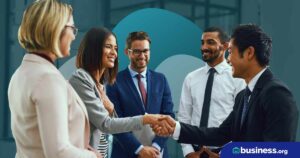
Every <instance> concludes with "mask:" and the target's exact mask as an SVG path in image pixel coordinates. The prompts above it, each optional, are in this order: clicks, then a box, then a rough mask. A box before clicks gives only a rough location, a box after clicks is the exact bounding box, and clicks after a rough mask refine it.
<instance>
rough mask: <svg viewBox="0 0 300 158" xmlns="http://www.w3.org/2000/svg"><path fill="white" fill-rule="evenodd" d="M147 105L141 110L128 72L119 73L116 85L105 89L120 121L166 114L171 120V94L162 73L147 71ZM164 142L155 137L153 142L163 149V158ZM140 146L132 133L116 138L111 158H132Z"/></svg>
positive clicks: (160, 138)
mask: <svg viewBox="0 0 300 158" xmlns="http://www.w3.org/2000/svg"><path fill="white" fill-rule="evenodd" d="M146 77H147V105H146V106H145V107H146V108H145V107H144V105H143V103H142V100H141V98H140V96H139V93H138V91H137V88H136V87H135V85H134V83H133V80H132V77H131V75H130V72H129V69H128V68H127V69H125V70H123V71H121V72H119V73H118V75H117V80H116V83H115V84H114V85H113V86H107V95H108V97H109V99H110V100H111V101H112V102H113V103H114V106H115V110H116V112H117V114H118V116H119V117H128V116H136V115H144V114H145V113H149V114H166V115H171V116H172V117H174V113H173V102H172V97H171V91H170V88H169V85H168V82H167V79H166V78H165V76H164V75H163V74H161V73H158V72H154V71H152V70H147V73H146ZM166 140H167V138H163V137H158V136H155V137H154V139H153V141H152V142H155V143H157V144H158V145H159V146H160V147H161V148H162V149H164V158H167V157H168V152H167V148H166ZM140 145H141V143H140V142H139V141H138V140H137V139H136V138H135V137H134V136H133V134H132V133H131V132H128V133H122V134H115V135H114V140H113V150H112V158H120V157H122V158H126V157H128V158H134V157H136V156H137V155H135V153H134V152H135V151H136V150H137V149H138V147H139V146H140Z"/></svg>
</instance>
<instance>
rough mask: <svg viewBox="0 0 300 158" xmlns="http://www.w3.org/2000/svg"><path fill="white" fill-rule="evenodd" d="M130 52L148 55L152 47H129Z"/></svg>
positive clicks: (137, 54)
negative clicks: (141, 48)
mask: <svg viewBox="0 0 300 158" xmlns="http://www.w3.org/2000/svg"><path fill="white" fill-rule="evenodd" d="M128 51H129V52H132V53H133V54H134V55H136V56H139V55H141V54H142V53H143V54H144V55H148V53H149V52H150V49H143V50H140V49H128Z"/></svg>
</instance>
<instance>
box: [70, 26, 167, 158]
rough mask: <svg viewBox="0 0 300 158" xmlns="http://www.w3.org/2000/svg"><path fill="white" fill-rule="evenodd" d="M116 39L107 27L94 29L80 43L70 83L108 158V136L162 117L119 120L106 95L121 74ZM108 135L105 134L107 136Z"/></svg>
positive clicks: (94, 138) (94, 143)
mask: <svg viewBox="0 0 300 158" xmlns="http://www.w3.org/2000/svg"><path fill="white" fill-rule="evenodd" d="M117 51H118V46H117V40H116V36H115V35H114V34H113V33H112V32H111V31H109V30H108V29H106V28H92V29H90V30H89V31H88V32H87V33H86V35H85V36H84V38H83V40H82V41H81V43H80V46H79V50H78V55H77V58H76V67H77V68H78V69H77V70H76V71H75V72H74V73H73V75H72V76H71V78H70V80H69V82H70V83H71V85H72V86H73V88H74V89H75V90H76V92H77V93H78V94H79V96H80V97H81V99H82V100H83V102H84V103H85V105H86V108H87V111H88V116H89V121H90V125H91V139H90V144H91V146H92V147H94V148H96V149H97V150H98V151H99V152H100V153H101V154H102V155H103V157H107V151H108V150H107V149H108V143H107V142H108V141H107V135H106V134H105V133H112V134H113V133H122V132H129V131H133V130H139V129H141V128H142V127H143V125H145V124H154V123H157V121H158V117H163V116H160V115H149V114H147V115H144V116H135V117H128V118H115V116H116V113H115V111H114V106H113V104H112V103H111V102H110V100H109V99H108V97H107V96H106V93H105V84H113V83H114V81H115V79H116V75H117V72H118V53H117ZM103 132H104V133H103Z"/></svg>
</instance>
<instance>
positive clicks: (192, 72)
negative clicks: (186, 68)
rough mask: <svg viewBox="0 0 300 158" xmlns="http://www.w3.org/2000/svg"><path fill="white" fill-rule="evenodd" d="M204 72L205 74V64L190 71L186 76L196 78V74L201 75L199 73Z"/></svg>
mask: <svg viewBox="0 0 300 158" xmlns="http://www.w3.org/2000/svg"><path fill="white" fill-rule="evenodd" d="M202 74H205V67H204V66H203V67H200V68H198V69H196V70H193V71H191V72H189V73H188V74H187V75H186V78H194V76H199V75H202Z"/></svg>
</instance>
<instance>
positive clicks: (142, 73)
mask: <svg viewBox="0 0 300 158" xmlns="http://www.w3.org/2000/svg"><path fill="white" fill-rule="evenodd" d="M128 69H129V72H130V75H131V77H132V78H135V76H136V75H137V74H139V73H138V72H136V71H134V70H133V69H131V67H130V65H128ZM146 73H147V67H146V69H145V70H144V71H143V72H141V75H142V77H143V78H145V77H146Z"/></svg>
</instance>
